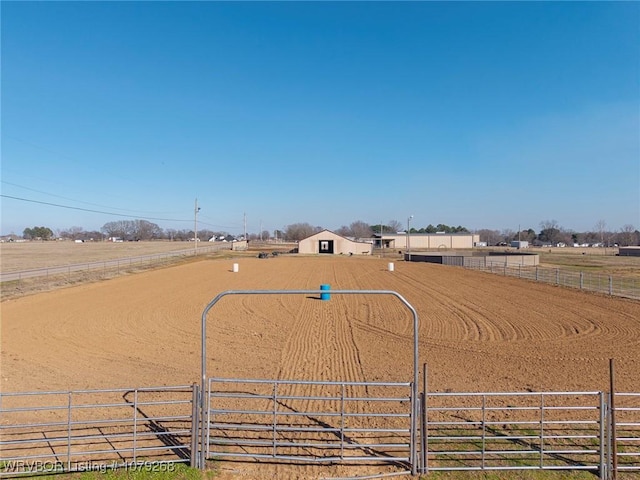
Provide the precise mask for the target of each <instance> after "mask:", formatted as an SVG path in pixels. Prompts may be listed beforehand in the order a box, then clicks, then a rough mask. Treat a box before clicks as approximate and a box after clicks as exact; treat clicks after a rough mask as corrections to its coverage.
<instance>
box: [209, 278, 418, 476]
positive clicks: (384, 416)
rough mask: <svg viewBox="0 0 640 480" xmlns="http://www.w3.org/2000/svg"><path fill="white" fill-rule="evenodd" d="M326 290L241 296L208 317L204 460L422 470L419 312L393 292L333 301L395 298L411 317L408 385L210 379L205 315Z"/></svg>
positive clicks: (248, 292) (238, 292) (362, 292)
mask: <svg viewBox="0 0 640 480" xmlns="http://www.w3.org/2000/svg"><path fill="white" fill-rule="evenodd" d="M327 294H328V293H327V291H326V290H235V291H226V292H223V293H221V294H219V295H218V296H217V297H215V298H214V299H213V300H212V301H211V302H210V303H209V304H208V305H207V306H206V307H205V309H204V311H203V313H202V336H201V340H202V347H201V353H202V355H201V365H202V370H201V373H202V377H201V382H202V383H201V389H202V390H201V391H202V395H201V408H200V416H201V418H200V422H201V428H200V435H201V437H200V452H199V453H200V455H199V458H198V462H197V464H198V465H199V466H203V465H204V464H205V461H206V459H208V458H211V457H229V456H234V457H239V456H245V457H251V458H265V459H272V460H273V459H275V460H281V461H288V462H295V461H299V462H305V463H309V462H317V463H323V462H331V463H340V462H342V463H354V462H361V461H369V462H371V461H377V462H384V463H390V464H403V465H404V466H405V467H408V468H409V469H410V470H411V473H412V474H413V475H416V474H417V472H418V452H417V450H418V449H417V444H418V441H417V435H418V425H419V419H418V416H419V412H420V408H419V405H418V314H417V313H416V310H415V309H414V308H413V307H412V306H411V305H410V304H409V302H407V301H406V300H405V299H404V298H403V297H402V296H401V295H400V294H398V293H397V292H394V291H390V290H331V292H330V294H331V295H332V296H333V295H391V296H394V297H396V298H397V299H399V300H400V302H401V303H402V304H403V305H405V306H406V307H407V309H408V310H409V311H410V312H411V314H412V317H413V337H414V338H413V378H412V379H410V380H409V381H407V382H404V383H380V382H378V383H376V382H347V381H340V380H337V381H328V382H327V381H313V380H289V381H287V380H285V381H283V380H250V379H224V378H211V379H210V378H208V377H207V362H206V358H207V355H206V352H207V345H206V341H207V316H208V313H209V311H210V310H211V309H212V308H213V306H214V305H215V304H216V303H217V302H218V301H219V300H220V299H222V298H223V297H225V296H228V295H304V296H309V295H312V296H317V297H321V296H322V297H321V298H328V297H327Z"/></svg>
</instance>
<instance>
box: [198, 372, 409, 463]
mask: <svg viewBox="0 0 640 480" xmlns="http://www.w3.org/2000/svg"><path fill="white" fill-rule="evenodd" d="M411 392H412V389H411V383H382V382H371V383H365V382H327V381H323V382H312V381H280V380H279V381H273V380H243V379H223V378H211V379H209V382H208V392H207V396H208V405H207V439H208V440H207V453H206V456H207V458H225V457H234V458H242V457H244V458H251V459H260V458H263V459H271V460H274V459H275V460H280V461H287V462H291V461H293V462H305V463H336V462H342V463H357V462H368V463H371V462H384V463H397V464H398V465H404V466H405V468H406V465H407V464H409V463H410V461H411V420H412V418H411V406H412V405H413V398H412V394H411Z"/></svg>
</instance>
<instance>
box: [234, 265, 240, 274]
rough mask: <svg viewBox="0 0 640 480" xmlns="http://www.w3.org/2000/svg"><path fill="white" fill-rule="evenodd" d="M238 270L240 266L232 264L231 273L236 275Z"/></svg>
mask: <svg viewBox="0 0 640 480" xmlns="http://www.w3.org/2000/svg"><path fill="white" fill-rule="evenodd" d="M239 269H240V266H239V265H238V264H237V263H234V264H233V273H238V270H239Z"/></svg>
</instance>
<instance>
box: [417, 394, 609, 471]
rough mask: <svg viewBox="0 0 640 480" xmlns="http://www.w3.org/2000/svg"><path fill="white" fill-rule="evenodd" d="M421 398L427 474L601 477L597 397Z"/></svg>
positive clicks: (601, 399)
mask: <svg viewBox="0 0 640 480" xmlns="http://www.w3.org/2000/svg"><path fill="white" fill-rule="evenodd" d="M423 398H426V400H424V406H423V414H424V416H425V419H424V425H425V430H424V432H423V437H422V438H423V444H422V448H423V451H422V458H423V459H425V460H424V462H423V467H424V468H423V471H424V472H427V471H452V470H532V469H538V470H588V471H592V472H594V473H600V472H602V473H603V474H604V472H605V471H606V468H605V466H606V459H607V456H606V453H605V448H604V446H605V445H606V444H607V438H606V428H605V426H606V405H605V400H606V395H605V394H603V393H601V392H544V393H528V392H527V393H426V396H423ZM602 478H604V477H602Z"/></svg>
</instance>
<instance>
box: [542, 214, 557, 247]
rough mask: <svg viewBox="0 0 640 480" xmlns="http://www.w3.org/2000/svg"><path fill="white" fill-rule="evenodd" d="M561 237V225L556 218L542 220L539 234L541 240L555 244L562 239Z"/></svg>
mask: <svg viewBox="0 0 640 480" xmlns="http://www.w3.org/2000/svg"><path fill="white" fill-rule="evenodd" d="M560 237H561V231H560V225H558V222H557V221H556V220H545V221H543V222H540V234H539V235H538V239H539V240H541V241H542V242H548V243H550V244H552V245H555V244H556V243H558V242H559V241H560Z"/></svg>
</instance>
